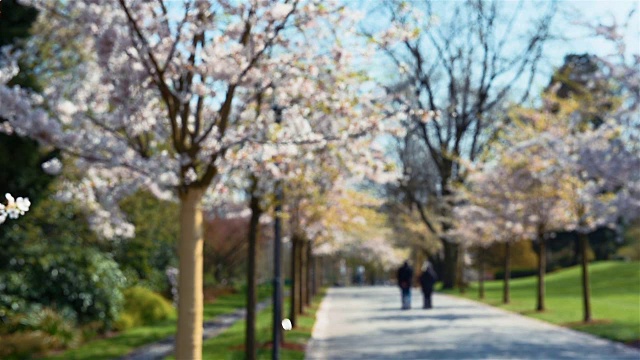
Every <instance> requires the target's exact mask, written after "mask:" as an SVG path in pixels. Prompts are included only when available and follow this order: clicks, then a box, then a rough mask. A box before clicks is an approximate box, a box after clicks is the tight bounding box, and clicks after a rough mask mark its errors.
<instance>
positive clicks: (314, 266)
mask: <svg viewBox="0 0 640 360" xmlns="http://www.w3.org/2000/svg"><path fill="white" fill-rule="evenodd" d="M317 260H318V259H316V257H315V256H312V257H311V296H316V295H317V294H318V262H317Z"/></svg>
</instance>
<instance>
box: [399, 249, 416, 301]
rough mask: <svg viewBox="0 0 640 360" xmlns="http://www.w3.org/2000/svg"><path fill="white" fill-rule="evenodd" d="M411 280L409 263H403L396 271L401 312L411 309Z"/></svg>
mask: <svg viewBox="0 0 640 360" xmlns="http://www.w3.org/2000/svg"><path fill="white" fill-rule="evenodd" d="M412 280H413V268H412V267H411V266H410V265H409V261H406V260H405V262H404V264H402V266H401V267H400V268H399V269H398V286H400V291H401V292H402V310H408V309H411V281H412Z"/></svg>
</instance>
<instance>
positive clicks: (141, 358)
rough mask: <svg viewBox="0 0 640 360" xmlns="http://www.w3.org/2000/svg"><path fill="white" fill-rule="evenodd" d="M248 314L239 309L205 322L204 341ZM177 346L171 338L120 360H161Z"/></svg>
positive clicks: (259, 306) (266, 302)
mask: <svg viewBox="0 0 640 360" xmlns="http://www.w3.org/2000/svg"><path fill="white" fill-rule="evenodd" d="M270 304H271V299H268V300H264V301H262V302H260V303H258V304H257V305H256V313H257V312H259V311H260V310H262V309H264V308H266V307H267V306H269V305H270ZM246 313H247V309H246V308H242V309H237V310H236V311H234V312H232V313H230V314H225V315H219V316H216V317H215V318H214V319H213V320H210V321H205V322H204V324H203V329H202V339H203V340H206V339H210V338H212V337H216V336H218V335H219V334H220V333H221V332H223V331H224V330H226V329H228V328H229V327H230V326H231V325H233V324H234V323H235V322H236V321H238V320H241V319H244V318H245V316H246ZM174 345H175V337H174V336H169V337H167V338H165V339H163V340H160V341H157V342H154V343H151V344H148V345H145V346H143V347H140V348H138V349H136V350H134V351H133V352H131V353H129V354H127V355H125V356H123V357H121V358H120V359H119V360H160V359H164V358H166V357H167V356H169V355H171V354H173V347H174Z"/></svg>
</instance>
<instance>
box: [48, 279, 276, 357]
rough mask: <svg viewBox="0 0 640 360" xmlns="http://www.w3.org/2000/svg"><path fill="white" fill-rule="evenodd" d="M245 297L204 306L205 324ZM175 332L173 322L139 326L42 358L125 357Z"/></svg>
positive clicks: (266, 290)
mask: <svg viewBox="0 0 640 360" xmlns="http://www.w3.org/2000/svg"><path fill="white" fill-rule="evenodd" d="M270 288H271V287H270V286H260V287H258V298H259V299H264V298H266V297H267V296H268V295H269V294H270V292H271V291H270ZM245 300H246V294H245V293H244V292H237V293H234V294H226V295H222V296H220V297H218V298H216V300H215V301H213V302H209V303H206V304H205V305H204V309H203V312H204V319H205V321H207V320H211V319H212V318H214V317H216V316H218V315H222V314H228V313H231V312H233V311H234V310H236V309H237V308H241V307H244V306H245V303H246V302H245ZM175 332H176V318H175V317H174V318H172V319H168V320H166V321H163V322H160V323H157V324H155V325H150V326H140V327H136V328H132V329H129V330H126V331H123V332H121V333H118V334H116V335H115V336H113V337H109V338H105V339H100V340H95V341H90V342H87V343H85V344H83V345H82V346H80V347H79V348H77V349H72V350H68V351H65V352H63V353H60V354H57V355H54V356H50V357H46V359H50V360H63V359H64V360H71V359H74V360H84V359H86V360H89V359H91V360H107V359H113V358H116V357H119V356H123V355H126V354H127V353H129V352H131V351H133V350H134V349H136V348H138V347H141V346H144V345H146V344H149V343H152V342H155V341H159V340H162V339H164V338H166V337H168V336H171V335H174V334H175Z"/></svg>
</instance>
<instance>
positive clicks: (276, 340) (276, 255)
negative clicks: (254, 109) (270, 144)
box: [271, 105, 283, 360]
mask: <svg viewBox="0 0 640 360" xmlns="http://www.w3.org/2000/svg"><path fill="white" fill-rule="evenodd" d="M272 109H273V111H274V112H275V114H276V124H280V123H281V122H282V107H280V106H278V105H273V106H272ZM275 192H276V206H275V221H274V229H273V230H274V239H273V240H274V246H273V347H272V348H271V349H272V359H273V360H278V359H280V338H281V336H282V330H281V329H280V322H281V321H282V260H281V259H282V218H281V213H282V200H283V196H282V182H281V181H280V180H278V181H277V182H276V189H275Z"/></svg>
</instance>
